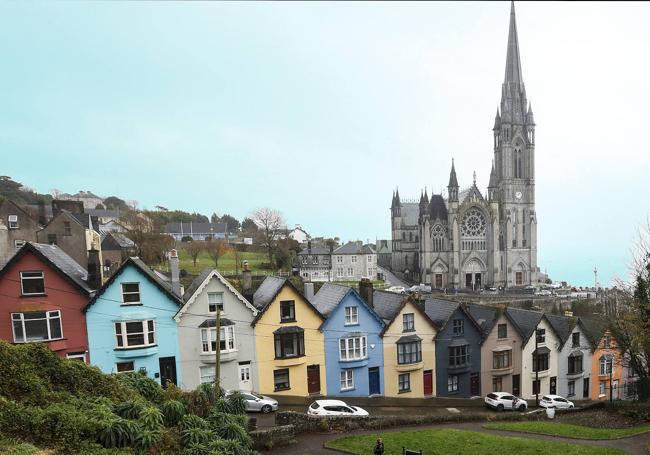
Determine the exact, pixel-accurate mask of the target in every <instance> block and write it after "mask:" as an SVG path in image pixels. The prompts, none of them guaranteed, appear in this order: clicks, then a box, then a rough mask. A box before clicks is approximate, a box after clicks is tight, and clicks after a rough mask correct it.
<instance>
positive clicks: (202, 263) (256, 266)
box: [178, 248, 269, 275]
mask: <svg viewBox="0 0 650 455" xmlns="http://www.w3.org/2000/svg"><path fill="white" fill-rule="evenodd" d="M178 258H179V259H180V268H181V269H185V270H187V272H188V273H191V274H192V275H198V274H199V273H201V271H202V270H203V269H204V268H206V267H214V261H213V260H212V258H211V257H210V256H209V255H208V253H207V252H205V251H203V252H202V253H201V254H200V255H199V257H198V258H197V260H196V267H194V262H193V261H192V258H191V257H190V255H189V254H187V252H186V251H185V250H184V249H182V248H181V249H179V251H178ZM243 260H247V261H248V265H249V266H250V268H251V270H260V264H262V263H263V262H269V259H268V257H267V255H266V254H265V253H248V252H247V253H239V256H238V258H237V264H238V267H235V253H234V252H228V253H226V254H225V255H223V256H222V257H220V258H219V267H217V269H219V271H220V272H225V273H228V272H231V271H235V270H236V269H237V268H239V269H240V270H239V271H240V272H241V261H243Z"/></svg>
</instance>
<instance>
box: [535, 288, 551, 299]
mask: <svg viewBox="0 0 650 455" xmlns="http://www.w3.org/2000/svg"><path fill="white" fill-rule="evenodd" d="M535 295H539V296H544V297H548V296H550V295H553V293H552V292H551V291H549V290H548V289H542V290H540V291H537V292H535Z"/></svg>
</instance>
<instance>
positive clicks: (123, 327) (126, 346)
mask: <svg viewBox="0 0 650 455" xmlns="http://www.w3.org/2000/svg"><path fill="white" fill-rule="evenodd" d="M133 322H139V323H140V324H141V325H142V331H141V332H131V333H128V332H127V331H126V325H127V324H130V323H133ZM150 322H151V323H152V326H153V329H149V323H150ZM118 324H119V326H120V333H117V327H116V326H117V325H118ZM113 332H114V334H115V338H114V339H115V349H120V350H125V349H139V348H148V347H150V346H155V345H156V321H155V320H154V319H145V320H136V321H132V320H131V321H117V322H115V323H114V324H113ZM139 334H142V335H143V336H144V344H136V345H129V344H128V335H139ZM149 335H153V341H150V340H151V338H150V337H149ZM120 338H121V340H122V345H121V346H120V344H119V343H118V339H120Z"/></svg>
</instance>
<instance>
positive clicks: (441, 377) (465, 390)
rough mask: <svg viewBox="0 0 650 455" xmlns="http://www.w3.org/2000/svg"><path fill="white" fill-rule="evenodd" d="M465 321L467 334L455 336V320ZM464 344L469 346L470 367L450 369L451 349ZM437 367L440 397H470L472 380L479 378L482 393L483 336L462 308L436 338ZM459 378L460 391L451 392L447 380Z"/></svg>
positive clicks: (456, 311)
mask: <svg viewBox="0 0 650 455" xmlns="http://www.w3.org/2000/svg"><path fill="white" fill-rule="evenodd" d="M454 319H462V320H464V321H465V322H464V327H465V334H464V335H463V336H454V334H453V322H452V321H453V320H454ZM462 344H468V345H469V351H470V352H469V354H470V357H469V360H470V361H469V365H468V366H467V367H464V368H453V369H451V368H449V347H450V346H458V345H462ZM436 367H437V375H436V381H437V390H438V395H437V396H439V397H447V396H448V397H457V398H467V397H470V396H471V395H472V394H471V389H470V378H471V377H472V376H473V375H475V376H478V381H479V385H478V387H479V388H478V393H480V392H481V384H480V381H481V334H480V333H479V331H478V329H477V328H476V326H475V325H474V323H473V322H472V321H471V320H470V319H469V317H468V316H467V315H466V314H465V313H464V312H463V311H462V310H460V308H457V309H456V310H455V311H454V313H453V314H452V315H451V317H450V318H449V321H448V322H447V324H446V325H445V327H444V328H443V329H442V330H441V331H440V332H439V333H438V336H437V337H436ZM452 375H457V376H458V391H455V392H449V390H448V386H447V385H448V383H447V380H448V378H449V376H452Z"/></svg>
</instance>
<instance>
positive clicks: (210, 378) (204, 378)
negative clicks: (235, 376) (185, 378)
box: [199, 365, 216, 384]
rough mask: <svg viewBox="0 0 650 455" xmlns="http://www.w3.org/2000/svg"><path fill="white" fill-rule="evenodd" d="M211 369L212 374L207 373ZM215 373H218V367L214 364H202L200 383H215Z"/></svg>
mask: <svg viewBox="0 0 650 455" xmlns="http://www.w3.org/2000/svg"><path fill="white" fill-rule="evenodd" d="M210 371H211V372H212V374H206V373H205V372H210ZM215 374H216V368H215V367H214V366H213V365H201V366H200V367H199V384H212V383H214V376H215Z"/></svg>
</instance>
